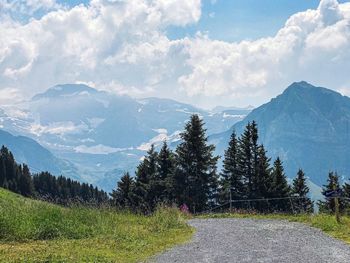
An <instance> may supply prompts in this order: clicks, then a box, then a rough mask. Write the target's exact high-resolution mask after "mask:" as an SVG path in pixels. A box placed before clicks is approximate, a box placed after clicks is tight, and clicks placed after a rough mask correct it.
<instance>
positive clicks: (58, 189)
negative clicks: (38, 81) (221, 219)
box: [0, 115, 350, 213]
mask: <svg viewBox="0 0 350 263" xmlns="http://www.w3.org/2000/svg"><path fill="white" fill-rule="evenodd" d="M180 138H181V140H180V141H179V142H178V144H177V146H176V148H175V150H174V151H172V150H171V149H170V148H169V146H168V144H167V143H166V141H164V143H163V145H162V147H161V148H160V150H159V151H157V150H156V149H155V147H154V145H152V146H151V148H150V149H149V150H148V152H147V154H146V155H145V156H144V158H143V159H142V161H141V162H140V164H139V165H138V167H137V169H136V171H135V176H131V175H130V174H129V173H125V174H124V175H123V176H122V178H121V180H120V181H119V182H118V183H117V187H116V189H115V190H113V192H112V193H111V194H110V197H111V198H109V196H108V194H107V193H106V192H104V191H102V190H100V189H98V188H97V187H94V186H93V185H91V184H90V185H89V184H87V183H80V182H78V181H74V180H72V179H70V178H66V177H64V176H58V177H56V176H53V175H51V174H50V173H49V172H41V173H37V174H31V173H30V170H29V167H28V166H27V165H25V164H17V163H16V161H15V159H14V157H13V155H12V153H11V152H10V151H9V150H8V149H7V148H6V147H5V146H3V147H2V148H1V150H0V187H3V188H6V189H9V190H11V191H13V192H16V193H19V194H21V195H23V196H27V197H32V198H40V199H44V200H47V201H50V202H54V203H58V204H63V205H67V204H70V203H72V202H74V203H76V202H79V203H82V204H107V203H108V204H112V205H113V206H116V207H118V208H122V209H129V210H132V211H136V212H143V213H151V212H152V211H154V209H155V208H156V207H157V205H159V204H164V205H168V206H172V205H176V206H183V205H185V206H186V207H188V209H189V210H190V211H191V212H203V211H207V210H211V209H214V208H217V207H220V209H221V210H227V209H228V208H230V209H236V210H239V209H242V210H254V211H257V212H262V213H270V212H282V213H291V212H293V213H310V212H313V208H314V203H313V201H312V200H311V199H310V196H309V192H310V189H309V187H308V186H307V183H306V176H305V174H304V172H303V170H301V169H299V171H298V172H297V175H296V177H295V178H294V180H293V181H292V184H289V183H288V181H287V177H286V175H285V173H284V168H283V163H282V161H281V159H280V158H278V157H277V158H276V159H275V160H274V161H273V162H271V158H269V157H268V156H267V151H266V150H265V148H264V146H263V145H262V144H259V133H258V127H257V124H256V122H254V121H253V122H251V123H248V124H247V125H246V127H245V129H244V132H243V133H242V135H241V136H240V137H238V136H237V135H236V133H235V132H232V135H231V137H230V140H229V144H228V147H227V149H226V150H225V153H224V156H223V162H222V169H221V172H218V167H217V163H218V160H219V156H216V155H215V153H214V151H215V147H214V145H211V144H209V143H208V137H207V135H206V130H205V128H204V122H203V120H202V119H201V118H200V117H199V116H198V115H192V116H191V118H190V120H189V121H188V122H187V123H186V125H185V128H184V131H183V132H182V133H181V134H180ZM339 181H340V180H339V176H338V175H337V173H335V172H330V173H329V177H328V181H327V184H326V185H324V186H323V190H322V193H323V194H324V195H325V196H326V193H327V192H329V191H330V190H334V189H340V190H341V199H340V211H341V212H343V213H350V201H349V200H350V184H349V183H345V184H344V185H341V184H340V182H339ZM317 204H318V206H319V209H320V211H321V212H334V198H325V200H323V201H319V202H318V203H317Z"/></svg>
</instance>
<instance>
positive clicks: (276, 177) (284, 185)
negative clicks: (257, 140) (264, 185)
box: [272, 157, 291, 212]
mask: <svg viewBox="0 0 350 263" xmlns="http://www.w3.org/2000/svg"><path fill="white" fill-rule="evenodd" d="M272 177H273V182H272V194H273V197H274V198H281V199H279V200H274V201H273V202H272V203H273V207H274V209H275V210H277V211H280V212H288V211H291V204H290V199H288V197H290V187H289V185H288V182H287V178H286V176H285V174H284V168H283V165H282V161H281V159H280V158H279V157H277V159H276V160H275V162H274V165H273V170H272Z"/></svg>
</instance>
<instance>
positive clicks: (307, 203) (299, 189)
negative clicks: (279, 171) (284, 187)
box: [292, 169, 313, 213]
mask: <svg viewBox="0 0 350 263" xmlns="http://www.w3.org/2000/svg"><path fill="white" fill-rule="evenodd" d="M309 192H310V189H309V187H308V186H307V185H306V178H305V174H304V172H303V170H302V169H299V171H298V173H297V177H296V178H295V179H294V180H293V186H292V194H293V195H295V196H296V197H297V199H293V205H294V209H295V211H296V212H298V213H312V212H313V202H312V201H311V199H310V198H309V196H308V195H309Z"/></svg>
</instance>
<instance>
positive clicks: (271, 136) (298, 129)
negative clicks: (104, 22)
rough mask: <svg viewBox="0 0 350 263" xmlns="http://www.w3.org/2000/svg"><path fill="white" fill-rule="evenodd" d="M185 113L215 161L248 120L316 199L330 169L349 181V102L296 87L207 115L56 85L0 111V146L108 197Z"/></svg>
mask: <svg viewBox="0 0 350 263" xmlns="http://www.w3.org/2000/svg"><path fill="white" fill-rule="evenodd" d="M193 113H197V114H199V115H200V116H202V118H203V119H204V121H205V123H206V128H207V132H208V134H209V135H210V136H209V140H210V142H211V143H214V144H215V145H216V153H217V154H218V155H220V156H223V154H224V150H225V149H226V147H227V145H228V140H229V138H230V135H231V133H232V132H233V130H235V132H236V133H237V134H238V135H239V134H241V133H242V131H243V129H244V127H245V125H246V124H247V123H248V122H249V121H253V120H255V121H256V122H257V124H258V128H259V135H260V138H259V140H260V142H261V143H263V144H264V145H265V148H266V149H267V150H268V154H269V156H271V157H272V158H276V157H277V156H280V157H281V159H282V160H283V161H284V166H285V171H286V174H287V175H288V176H289V177H290V178H293V177H294V176H295V174H296V172H297V170H298V169H299V168H303V169H304V171H305V173H306V175H307V176H308V177H309V179H310V186H311V188H312V189H313V191H314V192H318V193H319V191H320V188H319V186H321V185H322V184H324V183H325V181H326V177H327V174H328V172H329V171H330V170H336V171H337V172H338V174H340V175H341V176H342V178H343V179H344V180H345V179H348V178H349V176H350V165H349V164H350V157H349V154H348V153H349V152H350V98H348V97H346V96H342V95H341V94H339V93H337V92H335V91H332V90H330V89H326V88H322V87H315V86H312V85H311V84H309V83H307V82H303V81H302V82H295V83H293V84H291V85H290V86H289V87H288V88H287V89H286V90H285V91H284V92H283V93H282V94H281V95H279V96H277V97H276V98H273V99H272V100H271V101H270V102H268V103H266V104H264V105H262V106H260V107H258V108H256V109H252V107H247V108H242V109H241V108H235V107H216V108H215V109H213V110H210V111H209V110H203V109H199V108H196V107H194V106H191V105H189V104H184V103H180V102H177V101H174V100H170V99H161V98H145V99H134V98H131V97H127V96H118V95H114V94H111V93H108V92H105V91H100V90H96V89H94V88H91V87H88V86H86V85H83V84H66V85H57V86H55V87H52V88H50V89H48V90H47V91H45V92H43V93H40V94H37V95H35V96H34V97H33V98H32V99H30V100H28V101H26V102H25V103H21V104H19V105H16V107H3V109H1V110H0V128H1V129H3V130H6V132H4V131H2V132H1V133H0V144H7V145H8V146H9V148H10V149H11V150H12V151H13V152H14V155H15V157H16V158H18V159H19V161H21V162H22V161H23V162H28V163H29V164H30V165H31V166H32V167H36V168H38V169H41V170H49V171H51V172H53V173H54V174H59V173H63V174H65V175H67V176H70V177H74V178H75V179H79V180H81V181H87V182H89V183H94V184H96V185H98V186H100V187H102V188H103V189H105V190H107V191H110V190H111V189H112V188H113V187H114V186H115V183H116V181H117V180H118V178H119V177H120V175H121V174H122V173H123V172H124V171H130V172H133V171H134V169H135V167H136V165H137V164H138V162H139V160H140V158H142V156H143V155H144V154H145V151H147V149H148V148H149V147H150V145H151V144H152V143H154V144H155V145H156V146H157V145H160V144H161V142H162V141H163V140H167V141H168V142H169V143H170V145H172V146H173V147H174V146H175V145H176V144H177V142H178V140H179V134H180V132H181V131H182V129H183V126H184V124H185V123H186V121H187V120H188V119H189V116H190V115H191V114H193ZM8 132H10V133H12V134H13V135H11V134H9V133H8ZM18 135H21V136H18ZM24 136H26V137H27V138H26V137H24ZM37 142H38V143H40V144H38V143H37ZM37 159H40V160H37ZM36 168H34V169H36Z"/></svg>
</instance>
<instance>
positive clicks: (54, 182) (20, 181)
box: [0, 146, 109, 205]
mask: <svg viewBox="0 0 350 263" xmlns="http://www.w3.org/2000/svg"><path fill="white" fill-rule="evenodd" d="M0 187H2V188H5V189H8V190H10V191H12V192H15V193H19V194H21V195H23V196H26V197H31V198H39V199H44V200H46V201H50V202H53V203H57V204H62V205H67V204H70V203H72V202H74V203H77V202H78V203H83V204H87V203H89V204H102V203H105V202H108V200H109V198H108V194H107V193H106V192H104V191H102V190H100V189H98V188H97V187H93V186H92V185H91V184H90V185H89V184H87V183H80V182H78V181H74V180H72V179H70V178H66V177H64V176H58V177H56V176H53V175H51V174H50V173H49V172H40V173H38V174H33V175H32V174H31V173H30V170H29V167H28V166H27V165H26V164H17V162H16V161H15V159H14V157H13V154H12V153H11V152H10V151H9V150H8V149H7V148H6V147H5V146H2V148H1V149H0Z"/></svg>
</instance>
